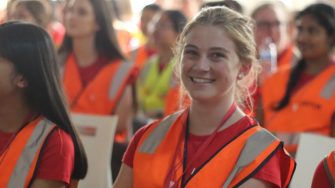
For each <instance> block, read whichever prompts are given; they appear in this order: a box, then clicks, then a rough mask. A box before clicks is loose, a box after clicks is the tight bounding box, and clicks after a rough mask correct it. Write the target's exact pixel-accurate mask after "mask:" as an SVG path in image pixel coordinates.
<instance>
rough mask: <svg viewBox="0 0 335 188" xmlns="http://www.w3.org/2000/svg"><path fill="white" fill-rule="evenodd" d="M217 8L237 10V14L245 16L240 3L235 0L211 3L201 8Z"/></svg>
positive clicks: (206, 3) (221, 0)
mask: <svg viewBox="0 0 335 188" xmlns="http://www.w3.org/2000/svg"><path fill="white" fill-rule="evenodd" d="M216 6H225V7H228V8H230V9H232V10H235V11H236V12H239V13H241V14H243V7H242V5H241V4H240V3H238V2H237V1H235V0H220V1H209V2H205V3H204V4H203V5H202V6H201V8H205V7H216Z"/></svg>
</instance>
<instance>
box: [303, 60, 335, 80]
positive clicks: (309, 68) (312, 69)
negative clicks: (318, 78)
mask: <svg viewBox="0 0 335 188" xmlns="http://www.w3.org/2000/svg"><path fill="white" fill-rule="evenodd" d="M305 61H306V68H305V72H306V73H307V74H310V75H317V74H319V73H320V72H322V71H323V70H324V69H325V68H326V67H327V66H328V65H329V64H330V63H331V60H330V57H329V56H328V55H325V56H322V57H320V58H314V59H305Z"/></svg>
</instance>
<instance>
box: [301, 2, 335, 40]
mask: <svg viewBox="0 0 335 188" xmlns="http://www.w3.org/2000/svg"><path fill="white" fill-rule="evenodd" d="M306 15H308V16H311V17H313V18H314V19H315V20H316V21H317V22H318V24H319V25H320V26H321V27H323V28H324V29H325V30H326V32H327V34H328V35H329V36H330V37H333V43H332V45H333V46H334V44H335V9H334V8H333V7H332V6H330V5H327V4H323V3H316V4H312V5H310V6H308V7H307V8H305V9H304V10H302V11H300V12H298V14H297V15H296V18H295V19H296V20H298V19H300V18H301V17H303V16H306Z"/></svg>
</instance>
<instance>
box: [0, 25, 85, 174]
mask: <svg viewBox="0 0 335 188" xmlns="http://www.w3.org/2000/svg"><path fill="white" fill-rule="evenodd" d="M0 57H1V58H4V59H6V60H8V61H10V62H11V63H13V65H14V67H15V69H16V70H17V72H18V73H20V74H22V75H23V77H24V78H25V79H26V80H27V82H28V87H27V88H26V89H25V96H26V99H27V102H28V105H29V106H30V107H31V108H32V110H34V112H36V113H39V114H41V115H43V116H44V117H46V118H47V119H49V120H50V121H52V122H54V123H55V124H56V125H57V127H59V128H60V129H62V130H64V131H65V132H67V133H68V134H70V135H71V138H72V140H73V143H74V149H75V160H74V162H75V164H74V171H73V173H72V178H73V179H81V178H84V177H85V175H86V172H87V159H86V155H85V152H84V149H83V146H82V144H81V142H80V140H79V137H78V135H77V134H76V131H75V130H74V128H73V126H72V124H71V121H70V118H69V115H68V111H67V108H66V105H65V102H64V94H63V92H62V89H61V80H60V79H59V68H58V64H57V61H56V53H55V49H54V45H53V42H52V40H51V39H50V37H49V35H48V33H47V32H46V31H45V30H44V29H42V28H41V27H38V26H36V25H33V24H25V23H20V22H8V23H5V24H2V25H0Z"/></svg>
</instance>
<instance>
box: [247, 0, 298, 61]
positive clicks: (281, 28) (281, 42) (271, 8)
mask: <svg viewBox="0 0 335 188" xmlns="http://www.w3.org/2000/svg"><path fill="white" fill-rule="evenodd" d="M291 15H292V14H291V13H290V11H289V10H288V9H287V7H285V5H284V4H283V3H281V2H272V3H265V4H262V5H260V6H258V7H257V8H256V9H255V10H253V11H252V13H251V17H252V18H253V19H254V20H255V22H256V24H255V32H254V33H255V40H256V44H257V48H258V51H259V48H260V47H261V46H262V44H263V43H264V42H266V40H268V39H269V40H271V42H273V43H274V44H275V47H276V50H277V66H278V67H282V66H292V65H294V64H295V63H296V60H297V58H298V54H297V51H295V48H294V41H293V36H292V35H293V30H294V28H293V26H292V25H291V18H292V16H291Z"/></svg>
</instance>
